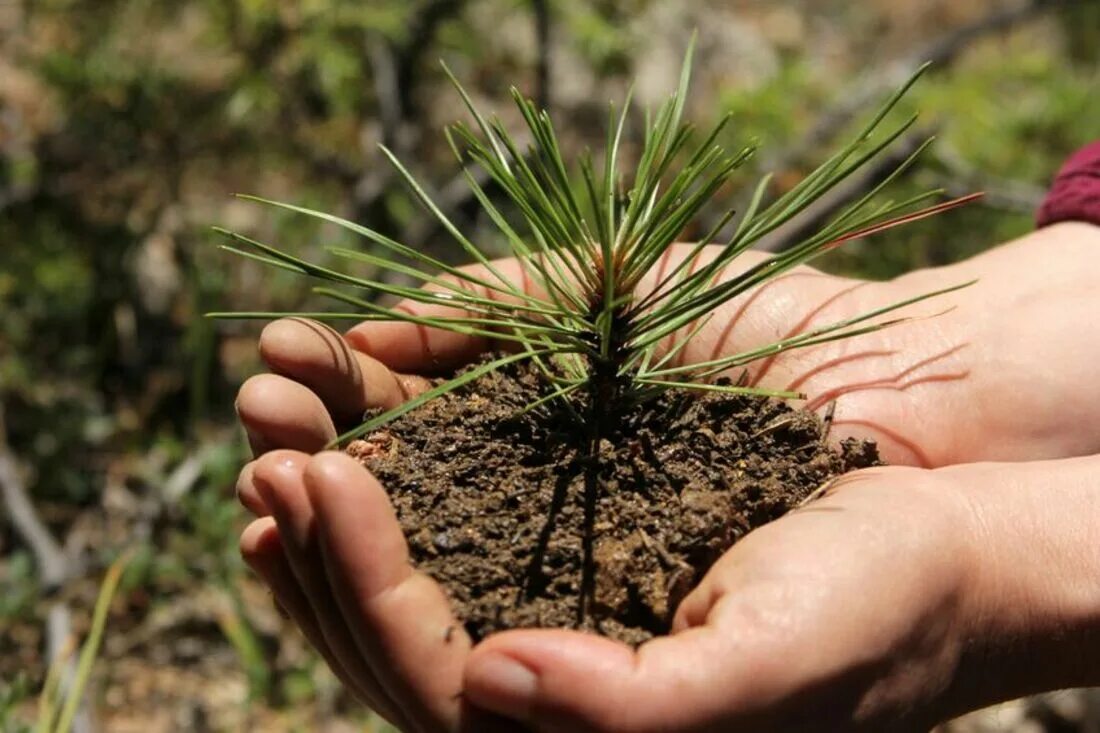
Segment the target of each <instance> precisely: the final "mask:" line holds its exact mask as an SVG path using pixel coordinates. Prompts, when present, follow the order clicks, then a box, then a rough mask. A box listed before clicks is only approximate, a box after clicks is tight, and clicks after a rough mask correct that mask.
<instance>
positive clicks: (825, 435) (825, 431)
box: [821, 400, 836, 443]
mask: <svg viewBox="0 0 1100 733" xmlns="http://www.w3.org/2000/svg"><path fill="white" fill-rule="evenodd" d="M834 417H836V400H833V401H832V402H830V403H829V406H828V407H826V408H825V416H824V417H822V418H821V442H822V443H825V442H827V441H828V440H829V431H831V430H832V429H833V418H834Z"/></svg>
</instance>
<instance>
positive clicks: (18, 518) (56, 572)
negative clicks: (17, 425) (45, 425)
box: [0, 404, 92, 733]
mask: <svg viewBox="0 0 1100 733" xmlns="http://www.w3.org/2000/svg"><path fill="white" fill-rule="evenodd" d="M0 491H2V493H3V497H4V506H5V507H6V508H7V511H8V517H9V518H10V520H11V523H12V526H13V527H14V528H15V531H16V533H17V534H18V535H19V537H20V538H21V539H22V540H23V542H24V543H25V544H26V545H27V548H28V549H29V550H30V551H31V554H32V555H33V556H34V562H35V565H36V566H37V568H38V577H39V581H40V582H41V585H42V589H43V591H44V592H45V593H46V594H47V595H49V594H51V593H56V592H57V591H58V590H59V589H60V588H61V587H62V586H63V585H64V584H65V583H67V582H68V581H70V580H72V579H73V578H74V577H75V576H76V575H77V574H78V572H79V569H78V568H77V567H76V565H77V564H76V563H75V562H73V561H72V560H71V558H70V557H69V556H68V555H66V553H65V552H64V550H62V549H61V545H59V544H58V542H57V540H56V539H54V536H53V535H52V534H51V533H50V530H49V529H48V528H47V527H46V525H45V524H43V522H42V520H41V519H40V518H39V517H38V512H37V511H35V508H34V504H33V503H32V502H31V499H30V495H29V494H28V493H27V485H26V483H25V482H24V480H23V472H22V470H21V469H20V466H19V462H18V460H16V457H15V454H14V453H12V451H11V448H10V447H9V446H8V441H7V431H6V429H5V423H4V409H3V404H0ZM71 637H72V614H71V612H70V611H69V607H68V605H66V603H65V602H64V601H63V600H55V601H54V602H53V603H51V604H50V608H49V611H47V613H46V633H45V638H46V649H45V652H44V657H45V659H46V663H47V664H50V663H52V662H53V661H54V660H56V659H58V658H60V657H61V655H62V654H64V653H65V652H66V651H67V649H68V645H69V640H70V638H71ZM75 673H76V660H75V659H71V658H70V659H69V660H68V662H67V663H66V669H65V672H64V674H63V677H62V679H63V684H65V685H69V684H70V683H71V680H72V679H73V677H74V675H75ZM72 730H73V733H89V732H90V731H91V730H92V723H91V716H90V715H89V714H88V710H87V707H86V703H85V702H84V701H81V704H80V710H79V711H78V713H77V716H76V718H75V719H74V720H73V727H72Z"/></svg>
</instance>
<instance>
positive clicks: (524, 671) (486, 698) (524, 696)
mask: <svg viewBox="0 0 1100 733" xmlns="http://www.w3.org/2000/svg"><path fill="white" fill-rule="evenodd" d="M471 677H472V679H471V680H469V681H470V682H473V686H475V687H476V688H477V691H476V693H475V696H476V698H477V702H478V704H480V705H483V706H484V707H487V708H489V709H490V710H492V711H493V712H496V713H500V714H502V715H506V716H508V717H510V718H516V719H519V720H528V719H529V718H530V713H531V706H532V704H533V702H534V699H535V695H536V693H537V692H538V677H537V676H536V675H535V673H534V672H532V671H531V670H530V669H529V668H528V667H526V666H524V665H523V664H521V663H519V662H518V661H516V660H515V659H512V658H511V657H508V656H505V655H503V654H493V655H491V656H489V657H487V658H486V659H482V660H481V661H480V662H479V663H478V664H477V666H476V667H475V669H474V670H472V674H471Z"/></svg>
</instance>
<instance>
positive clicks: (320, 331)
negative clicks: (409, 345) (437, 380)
mask: <svg viewBox="0 0 1100 733" xmlns="http://www.w3.org/2000/svg"><path fill="white" fill-rule="evenodd" d="M260 355H261V356H262V357H263V359H264V361H265V362H266V363H267V364H268V366H270V367H271V369H272V370H273V371H275V372H277V373H279V374H282V375H285V376H287V377H290V378H291V379H293V380H295V381H297V382H301V383H302V384H304V385H305V386H307V387H309V388H310V389H311V390H313V392H314V393H315V394H316V395H317V396H318V397H320V398H321V401H322V402H323V403H324V404H325V406H326V407H327V408H328V410H329V412H331V413H332V415H333V417H334V418H335V419H336V420H337V421H341V422H347V421H350V420H355V419H358V418H359V417H361V416H362V414H363V412H364V411H365V410H368V409H371V408H382V409H387V410H388V409H390V408H392V407H396V406H397V405H399V404H401V403H402V402H404V401H406V400H407V399H409V397H411V396H413V395H415V394H418V393H420V392H423V391H424V390H426V389H428V387H429V383H428V381H427V380H425V379H423V378H421V377H414V376H408V375H402V374H395V373H394V372H392V371H390V370H389V369H388V368H387V367H386V366H385V365H384V364H382V363H381V362H380V361H378V360H377V359H373V358H371V357H370V356H367V355H366V354H365V353H363V352H361V351H357V350H355V349H353V348H351V346H350V345H349V344H348V342H347V341H345V340H344V338H343V337H342V336H341V335H340V334H338V333H336V331H334V330H332V329H331V328H329V327H328V326H325V325H323V324H320V323H317V322H316V321H310V320H306V319H304V318H284V319H282V320H279V321H275V322H274V323H271V324H269V325H268V326H267V327H266V328H264V330H263V333H262V334H260Z"/></svg>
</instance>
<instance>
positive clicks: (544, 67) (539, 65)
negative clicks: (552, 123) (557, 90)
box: [531, 0, 552, 110]
mask: <svg viewBox="0 0 1100 733" xmlns="http://www.w3.org/2000/svg"><path fill="white" fill-rule="evenodd" d="M531 7H532V10H533V11H534V19H535V45H536V48H537V53H538V59H537V61H536V62H535V101H536V102H538V105H539V107H541V108H542V109H546V110H548V109H550V104H551V102H552V98H551V96H550V91H551V90H550V65H551V53H552V49H551V46H550V42H551V38H550V32H551V17H550V3H549V2H548V0H531Z"/></svg>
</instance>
